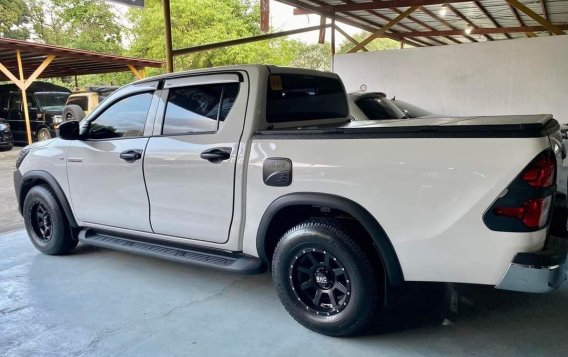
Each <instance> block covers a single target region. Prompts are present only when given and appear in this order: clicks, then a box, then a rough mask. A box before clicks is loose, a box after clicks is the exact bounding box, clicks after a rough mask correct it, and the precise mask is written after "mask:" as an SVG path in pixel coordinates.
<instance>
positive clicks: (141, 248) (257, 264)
mask: <svg viewBox="0 0 568 357" xmlns="http://www.w3.org/2000/svg"><path fill="white" fill-rule="evenodd" d="M79 241H80V242H82V243H85V244H90V245H94V246H97V247H102V248H108V249H114V250H120V251H123V252H128V253H135V254H142V255H146V256H150V257H155V258H161V259H166V260H170V261H174V262H178V263H184V264H192V265H199V266H205V267H210V268H215V269H221V270H225V271H230V272H235V273H242V274H254V273H260V272H263V271H264V270H265V269H264V264H263V263H262V262H261V260H260V259H258V258H255V257H251V256H249V255H245V254H242V253H228V252H224V251H220V250H214V249H203V248H194V247H188V246H180V245H175V246H174V245H169V244H168V243H164V242H160V243H150V242H148V241H140V240H136V239H132V238H123V237H117V236H113V235H109V234H106V233H104V234H103V233H98V232H95V231H94V230H92V229H83V230H81V232H80V233H79Z"/></svg>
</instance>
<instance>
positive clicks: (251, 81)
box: [14, 65, 567, 336]
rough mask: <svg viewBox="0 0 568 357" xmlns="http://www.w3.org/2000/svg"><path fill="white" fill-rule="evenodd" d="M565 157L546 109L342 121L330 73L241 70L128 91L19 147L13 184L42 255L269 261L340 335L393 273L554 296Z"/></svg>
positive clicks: (372, 310) (375, 312)
mask: <svg viewBox="0 0 568 357" xmlns="http://www.w3.org/2000/svg"><path fill="white" fill-rule="evenodd" d="M456 138H459V139H456ZM563 155H564V150H563V148H562V142H561V139H560V131H559V125H558V122H557V121H556V120H554V119H553V118H552V116H551V115H524V116H496V117H468V118H425V119H405V120H390V121H389V120H387V121H375V122H369V121H351V120H350V118H349V110H348V102H347V96H346V93H345V89H344V86H343V84H342V82H341V80H340V79H339V77H338V76H337V75H336V74H333V73H324V72H317V71H311V70H301V69H292V68H279V67H273V66H260V65H257V66H252V65H251V66H234V67H224V68H212V69H204V70H200V71H190V72H182V73H172V74H167V75H162V76H159V77H154V78H148V79H144V80H141V81H138V82H135V83H133V84H131V85H128V86H125V87H123V88H121V89H119V90H118V91H116V92H114V93H113V94H111V95H110V96H109V97H108V98H107V99H106V100H105V101H104V103H102V105H100V106H98V107H97V108H95V110H94V111H93V112H92V113H91V114H90V115H89V116H88V117H87V118H86V119H85V120H83V121H81V123H79V122H77V121H69V122H65V123H63V124H61V126H60V127H59V138H57V139H55V140H51V141H47V142H41V143H35V144H33V145H31V146H28V147H26V148H24V149H23V150H21V152H20V155H19V157H18V159H17V162H16V167H17V171H16V172H15V173H14V182H15V190H16V196H17V199H18V204H19V207H20V211H21V213H22V214H23V217H24V221H25V225H26V229H27V233H28V235H29V237H30V239H31V242H32V243H33V245H34V246H35V247H36V248H37V249H38V250H39V251H41V252H43V253H45V254H51V255H55V254H67V253H69V252H71V251H72V250H73V248H75V246H76V245H77V243H78V242H82V243H84V244H92V245H95V246H101V247H106V248H112V249H118V250H123V251H127V252H133V253H141V254H146V255H149V256H153V257H160V258H164V259H170V260H173V261H176V262H183V263H190V264H196V265H201V266H207V267H212V268H217V269H222V270H225V271H232V272H239V273H252V272H258V271H262V270H263V269H264V268H265V267H266V266H271V270H272V277H273V280H274V283H275V286H276V290H277V291H278V296H279V297H280V300H281V301H282V303H283V305H284V307H285V308H286V309H287V310H288V312H289V313H290V314H291V315H292V317H293V318H294V319H296V320H297V321H298V322H300V323H301V324H303V325H304V326H306V327H307V328H310V329H312V330H314V331H317V332H320V333H324V334H327V335H332V336H345V335H352V334H356V333H358V332H361V331H362V330H363V329H365V327H366V326H368V325H369V324H370V323H371V322H372V321H373V320H376V319H380V318H381V315H380V314H379V313H380V312H382V311H383V309H384V308H385V307H386V306H388V305H389V304H391V303H392V302H393V299H396V298H397V296H398V295H397V294H396V293H393V292H396V290H397V289H398V288H399V287H401V286H403V283H404V282H406V281H441V282H461V283H471V284H487V285H491V286H495V287H496V288H498V289H506V290H515V291H526V292H540V293H543V292H548V291H552V290H554V289H556V288H558V287H559V286H560V285H561V284H562V282H563V281H564V280H565V278H566V269H565V268H566V253H567V244H566V242H567V241H566V239H565V238H564V237H565V236H566V229H565V228H566V227H565V226H566V209H565V198H566V195H565V190H566V187H562V188H559V187H558V186H557V184H556V182H557V179H558V162H559V161H560V160H562V156H563ZM560 189H562V191H564V192H559V191H560ZM62 274H64V272H62Z"/></svg>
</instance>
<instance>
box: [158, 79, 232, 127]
mask: <svg viewBox="0 0 568 357" xmlns="http://www.w3.org/2000/svg"><path fill="white" fill-rule="evenodd" d="M242 82H243V78H242V74H241V73H239V72H223V73H211V74H199V75H194V76H187V77H178V78H171V79H167V80H166V81H165V82H164V89H163V90H162V93H161V97H160V103H159V105H158V108H157V113H156V120H155V122H154V130H153V135H152V136H156V137H175V136H187V135H207V134H209V135H211V134H217V133H219V131H220V128H219V116H220V113H221V105H219V110H218V112H217V120H216V122H217V129H216V130H212V131H199V132H197V131H196V132H186V133H172V134H164V133H163V130H164V124H165V119H166V109H167V106H168V97H169V94H170V89H177V88H185V87H193V86H201V85H216V84H217V85H226V84H230V83H238V85H239V91H238V92H237V97H236V98H238V97H239V95H240V91H241V83H242ZM224 93H225V88H224V87H223V90H222V91H221V98H220V100H219V102H220V103H222V101H223V95H224ZM236 98H235V99H236ZM231 110H232V108H231Z"/></svg>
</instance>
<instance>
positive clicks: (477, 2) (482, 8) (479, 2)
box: [474, 1, 512, 40]
mask: <svg viewBox="0 0 568 357" xmlns="http://www.w3.org/2000/svg"><path fill="white" fill-rule="evenodd" d="M474 3H475V5H476V6H477V8H478V9H479V10H480V11H481V12H482V13H483V14H484V15H485V17H487V18H488V19H489V21H491V22H492V23H493V26H495V27H497V28H500V27H501V25H500V24H499V23H498V22H497V20H495V18H494V17H493V15H491V14H490V13H489V11H487V9H486V8H485V6H483V4H482V3H481V1H474ZM505 37H507V38H508V39H509V40H510V39H511V38H512V37H511V36H510V35H509V34H508V33H506V34H505Z"/></svg>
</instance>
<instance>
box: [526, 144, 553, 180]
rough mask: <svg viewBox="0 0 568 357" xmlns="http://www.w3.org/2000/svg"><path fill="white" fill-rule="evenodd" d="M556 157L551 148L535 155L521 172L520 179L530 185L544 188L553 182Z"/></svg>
mask: <svg viewBox="0 0 568 357" xmlns="http://www.w3.org/2000/svg"><path fill="white" fill-rule="evenodd" d="M555 169H556V159H555V158H554V154H553V153H552V151H551V150H547V151H545V152H543V153H542V154H540V155H539V156H537V157H536V158H535V159H534V160H533V161H532V162H531V164H530V166H529V167H528V168H527V169H526V170H525V172H523V175H522V179H523V180H524V181H525V182H526V183H528V184H529V185H531V186H532V187H537V188H545V187H550V186H552V185H553V184H554V172H555Z"/></svg>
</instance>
